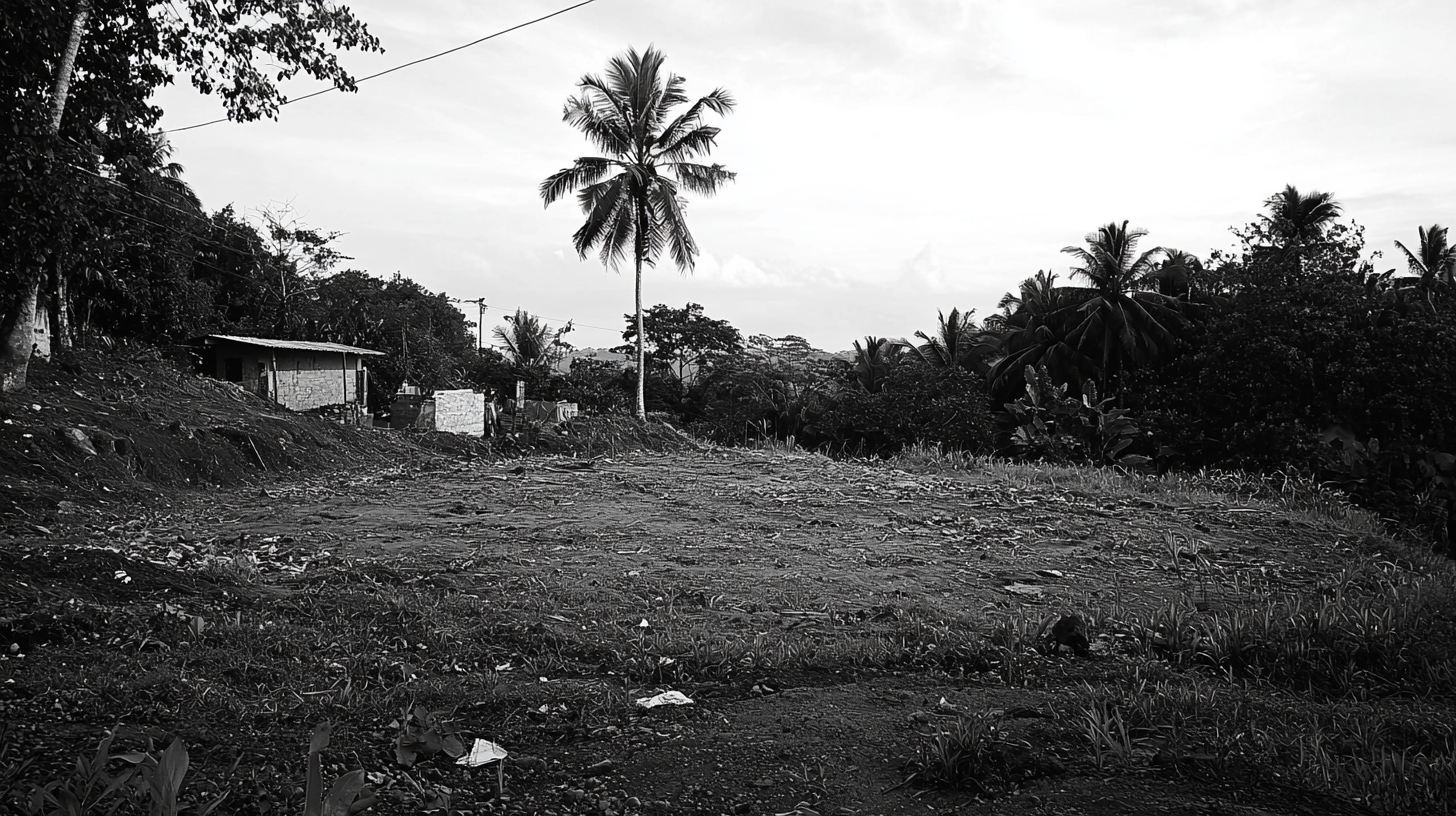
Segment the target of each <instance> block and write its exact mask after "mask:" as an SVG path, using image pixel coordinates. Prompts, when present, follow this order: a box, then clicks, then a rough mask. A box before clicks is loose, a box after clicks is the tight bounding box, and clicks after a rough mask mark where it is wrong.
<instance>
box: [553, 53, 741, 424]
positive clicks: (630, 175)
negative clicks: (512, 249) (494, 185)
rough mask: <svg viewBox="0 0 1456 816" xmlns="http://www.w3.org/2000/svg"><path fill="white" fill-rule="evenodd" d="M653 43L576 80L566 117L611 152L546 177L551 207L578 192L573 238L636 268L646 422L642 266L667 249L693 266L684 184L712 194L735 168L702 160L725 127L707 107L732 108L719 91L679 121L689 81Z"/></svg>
mask: <svg viewBox="0 0 1456 816" xmlns="http://www.w3.org/2000/svg"><path fill="white" fill-rule="evenodd" d="M663 61H664V57H663V55H662V52H660V51H658V50H657V49H656V48H652V47H648V49H647V50H646V51H644V52H642V53H641V54H639V53H637V51H636V49H628V50H627V53H626V54H624V55H620V56H617V57H613V58H612V60H611V62H609V63H608V64H607V73H606V77H605V78H602V77H599V76H595V75H592V74H587V75H585V76H583V77H582V78H581V80H580V81H578V82H577V87H579V88H580V89H581V95H580V96H575V97H572V98H570V99H568V100H567V101H566V107H565V109H564V111H563V113H562V118H563V120H564V121H565V122H566V123H567V124H570V125H571V126H572V127H574V128H576V129H577V130H580V131H581V132H582V133H583V134H584V135H585V136H586V138H587V139H588V140H589V141H590V142H592V143H593V144H594V145H596V147H597V148H598V149H600V150H601V151H602V152H603V153H605V154H606V155H605V156H591V157H584V158H579V159H577V160H576V161H575V163H573V164H572V166H570V167H567V168H565V169H563V170H559V171H557V172H556V173H553V174H551V175H550V176H549V177H547V179H546V180H545V181H543V182H541V188H540V193H541V198H542V199H543V200H544V201H545V203H546V206H548V207H549V206H550V205H551V203H552V202H553V201H556V200H557V199H559V198H561V197H562V196H565V195H566V194H567V193H570V192H573V191H579V192H578V193H577V197H576V200H577V204H578V205H580V207H581V211H582V213H583V214H584V215H585V216H586V223H584V224H582V226H581V228H580V229H578V230H577V231H576V233H575V234H574V235H572V243H573V245H574V246H575V247H576V251H577V254H578V255H579V256H580V257H581V258H582V259H583V260H585V259H586V257H587V254H588V253H589V252H591V251H592V250H593V249H597V250H599V251H600V257H601V260H602V263H603V265H604V266H606V267H607V268H609V269H610V268H615V267H616V266H617V265H618V264H620V263H622V262H624V261H626V260H627V259H628V258H629V257H630V258H631V260H632V261H633V262H634V264H635V267H636V315H637V404H636V411H637V417H638V418H639V419H646V416H647V414H646V409H645V407H644V400H643V390H644V389H643V383H644V378H645V373H646V365H645V363H646V361H645V359H644V358H645V354H644V352H643V347H642V340H643V335H644V333H643V327H642V267H643V266H654V265H656V263H657V258H658V256H659V255H660V254H661V252H662V250H663V249H664V247H665V248H666V249H667V250H668V251H669V252H670V253H671V255H672V260H673V263H674V264H675V265H676V266H677V267H678V269H680V270H682V271H684V272H689V271H692V269H693V265H694V259H695V258H696V256H697V254H698V245H697V243H696V242H695V241H694V240H693V235H692V233H691V232H689V231H688V225H687V221H686V219H685V216H684V213H683V210H684V208H685V206H686V201H685V200H684V198H683V197H682V195H681V193H680V190H686V191H688V192H693V193H698V194H701V195H705V196H711V195H713V194H714V193H716V192H717V191H718V189H719V188H720V187H722V186H723V185H724V184H725V183H727V182H729V181H732V180H733V178H734V177H735V174H734V173H731V172H729V171H728V170H727V169H726V168H724V167H723V166H722V165H719V164H707V165H705V164H699V163H697V162H695V161H694V160H695V159H697V158H698V157H700V156H706V155H708V154H709V153H710V152H712V149H713V148H714V147H715V146H716V145H717V137H718V132H719V129H718V128H716V127H713V126H711V125H706V124H704V123H703V117H704V116H705V115H706V114H707V113H708V112H712V113H716V114H718V115H720V116H722V115H724V114H727V113H728V112H730V111H731V110H733V106H734V101H733V97H732V96H731V95H730V94H729V93H728V92H727V91H725V90H723V89H722V88H719V89H717V90H714V91H713V92H712V93H710V94H708V95H707V96H704V97H702V98H700V99H698V100H697V101H696V102H693V103H692V104H690V105H688V107H687V109H686V110H684V111H683V112H682V113H681V114H679V115H678V116H677V117H676V118H673V119H669V116H670V115H671V114H672V112H673V109H674V108H676V107H677V106H678V105H681V104H685V103H687V102H688V97H687V95H686V94H685V93H684V92H683V84H684V82H685V80H684V79H683V78H682V77H680V76H677V75H676V74H670V73H664V71H663V67H662V65H663Z"/></svg>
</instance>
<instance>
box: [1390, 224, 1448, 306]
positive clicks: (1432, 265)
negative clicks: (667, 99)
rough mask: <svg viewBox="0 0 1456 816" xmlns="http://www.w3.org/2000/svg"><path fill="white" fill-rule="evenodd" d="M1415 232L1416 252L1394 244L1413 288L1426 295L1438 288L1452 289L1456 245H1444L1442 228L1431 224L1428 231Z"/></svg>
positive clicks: (1444, 231)
mask: <svg viewBox="0 0 1456 816" xmlns="http://www.w3.org/2000/svg"><path fill="white" fill-rule="evenodd" d="M1416 231H1417V232H1418V233H1419V234H1420V236H1421V243H1420V246H1419V247H1417V251H1416V252H1411V251H1410V250H1409V249H1406V246H1405V244H1402V243H1401V242H1399V241H1396V242H1395V245H1396V246H1398V247H1400V251H1401V252H1404V253H1405V259H1406V263H1407V264H1408V265H1409V267H1410V273H1411V276H1412V277H1413V278H1414V279H1415V281H1416V285H1417V286H1419V287H1420V289H1421V290H1422V291H1423V292H1426V293H1427V294H1429V293H1431V292H1432V291H1434V290H1435V289H1437V288H1438V287H1439V288H1447V289H1449V288H1450V287H1452V286H1456V245H1449V244H1447V243H1446V228H1445V227H1443V226H1441V225H1440V224H1432V225H1431V228H1430V229H1426V228H1425V227H1417V229H1416Z"/></svg>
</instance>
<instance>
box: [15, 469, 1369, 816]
mask: <svg viewBox="0 0 1456 816" xmlns="http://www.w3.org/2000/svg"><path fill="white" fill-rule="evenodd" d="M1059 478H1060V482H1059ZM1378 543H1379V542H1372V541H1370V540H1367V539H1365V537H1363V536H1362V535H1360V534H1357V533H1355V532H1351V531H1350V530H1349V529H1347V528H1345V527H1342V526H1340V525H1338V524H1337V523H1335V522H1333V521H1329V520H1324V519H1320V518H1317V517H1313V516H1308V515H1302V514H1291V513H1287V512H1284V511H1281V510H1279V509H1277V508H1275V507H1272V506H1270V505H1266V504H1261V503H1258V502H1252V501H1240V500H1237V499H1234V498H1230V497H1228V496H1219V495H1216V494H1208V495H1207V496H1204V497H1201V498H1199V499H1198V500H1196V501H1195V500H1189V499H1187V498H1186V496H1185V497H1183V498H1181V499H1179V500H1178V503H1170V502H1169V501H1168V500H1167V498H1166V497H1163V496H1160V495H1159V493H1158V491H1157V490H1156V489H1154V488H1148V487H1146V486H1144V487H1143V488H1135V487H1129V488H1126V489H1121V488H1119V489H1115V490H1108V489H1106V486H1105V485H1103V486H1097V485H1089V484H1087V483H1085V482H1078V481H1077V480H1076V479H1071V480H1069V479H1068V478H1067V477H1065V476H1063V477H1059V476H1058V475H1057V472H1055V471H1048V473H1047V474H1046V475H1045V476H1043V477H1032V478H1029V477H1027V476H1026V475H1025V474H1020V473H1016V472H1012V471H996V472H985V473H962V472H954V473H945V474H932V473H910V472H906V471H902V470H896V469H894V468H892V467H889V466H886V465H883V464H874V463H852V462H836V461H830V460H827V459H824V458H822V457H818V456H812V455H804V454H796V453H783V452H778V453H774V452H762V451H724V450H713V449H706V448H704V449H699V450H688V451H681V452H672V453H654V452H644V451H637V452H627V451H624V452H620V453H618V454H617V455H613V456H601V457H597V458H595V459H580V458H570V457H561V456H555V457H539V456H538V457H534V458H522V459H513V460H508V461H503V462H493V461H487V460H481V459H472V460H471V461H469V462H466V461H464V460H458V459H457V460H449V461H442V460H433V461H431V460H423V459H422V460H418V461H412V462H408V463H403V464H398V465H382V464H370V465H369V466H367V467H360V468H353V469H343V470H339V471H334V472H332V473H328V474H325V475H314V476H302V477H290V478H287V479H272V480H270V479H266V478H265V479H262V480H260V481H256V482H254V483H249V484H241V485H235V486H233V487H230V488H226V489H213V490H210V491H196V490H182V491H172V492H169V493H167V494H165V495H164V496H163V498H161V499H160V500H157V501H153V502H151V503H150V504H149V505H148V506H146V507H145V508H143V507H142V506H141V505H135V504H127V503H119V504H112V505H107V506H101V507H97V506H93V505H88V506H75V505H71V506H67V504H66V503H64V502H62V503H58V504H57V505H56V506H55V507H53V508H52V509H51V510H50V511H49V512H47V513H43V514H42V513H28V514H27V515H26V517H24V518H21V517H14V516H13V517H12V518H11V520H10V521H9V522H8V523H7V524H6V526H5V527H4V533H3V537H0V576H4V577H3V578H0V618H3V620H0V624H3V626H0V635H4V636H5V639H7V640H9V641H10V642H13V643H15V644H16V645H15V646H14V647H12V648H11V654H10V655H8V656H7V657H6V659H5V661H4V662H3V663H0V674H3V676H4V680H3V691H0V706H4V711H3V713H4V716H5V719H6V720H7V722H8V723H9V725H8V726H7V731H6V732H5V734H4V740H3V741H4V743H5V745H6V746H7V747H8V751H9V754H10V757H11V758H12V760H11V761H12V766H11V767H13V764H14V757H15V756H17V754H18V755H23V756H27V757H30V758H33V759H34V760H35V761H34V763H33V764H32V765H31V766H30V767H29V768H28V769H25V770H23V771H14V772H12V773H11V774H10V779H9V783H10V785H11V787H12V789H13V790H19V789H20V787H19V786H20V783H21V781H22V780H24V779H27V778H31V777H33V776H34V774H36V773H37V772H38V771H39V770H41V769H44V768H59V767H61V766H63V765H64V764H66V763H68V762H70V761H71V758H72V757H74V756H75V755H77V754H78V753H82V752H89V751H90V750H92V749H94V746H95V742H96V740H97V739H98V738H99V737H100V736H101V734H102V733H103V730H105V729H112V728H116V727H118V726H120V727H121V729H122V730H121V734H122V740H123V741H127V740H129V741H130V742H131V743H133V744H136V745H141V744H143V742H144V741H145V740H146V739H152V740H154V741H155V742H156V744H157V747H158V748H160V747H162V745H163V744H164V742H165V741H166V740H169V739H170V738H171V737H174V736H181V737H183V738H184V739H185V740H186V741H187V743H188V745H189V746H191V747H192V752H193V766H194V773H195V774H197V775H198V776H199V778H204V779H212V780H214V781H213V782H211V783H210V784H211V785H212V786H213V787H214V788H215V789H216V790H227V791H229V792H230V793H229V795H230V797H231V799H230V800H229V801H230V804H229V805H228V806H226V807H227V808H232V810H227V809H226V808H225V811H224V812H238V813H267V812H274V811H275V810H277V809H280V808H281V809H283V810H294V811H296V810H298V807H299V803H300V801H301V800H300V790H299V788H300V786H301V785H302V777H303V758H304V755H305V750H306V746H307V744H308V733H309V731H310V730H311V729H312V727H313V726H314V725H315V724H317V723H318V722H321V721H325V720H327V721H330V722H333V723H334V729H335V730H334V735H335V737H334V742H333V747H332V749H331V753H330V755H329V756H330V759H331V761H332V762H333V763H334V764H333V765H332V768H333V769H334V770H335V771H343V770H345V769H352V768H360V767H362V768H363V769H365V770H366V771H368V772H369V781H370V786H371V789H372V790H373V791H374V793H375V794H377V795H378V796H379V800H378V802H377V803H376V804H375V805H374V808H373V812H381V813H421V812H431V811H433V812H438V813H542V814H558V815H559V816H565V815H566V814H623V815H624V816H625V814H638V813H680V814H720V813H729V814H788V813H796V814H802V815H803V816H809V814H832V813H840V814H912V813H928V814H952V813H954V814H974V813H998V814H1002V813H1004V814H1079V813H1085V814H1114V813H1116V814H1122V813H1198V814H1229V815H1230V816H1234V815H1237V816H1255V815H1256V814H1316V813H1319V814H1324V813H1363V812H1369V811H1366V810H1365V809H1364V808H1363V807H1362V806H1361V804H1360V803H1358V802H1353V801H1347V800H1343V799H1339V798H1335V797H1330V796H1326V795H1323V794H1318V793H1314V792H1311V791H1309V790H1306V789H1304V788H1302V787H1300V786H1298V785H1289V784H1285V783H1284V782H1283V781H1282V780H1280V779H1278V778H1274V777H1273V776H1271V775H1266V774H1260V773H1259V771H1258V769H1250V768H1237V769H1231V767H1232V766H1226V765H1220V766H1218V767H1217V768H1215V767H1214V766H1212V765H1208V766H1206V767H1203V766H1198V765H1197V764H1195V765H1186V764H1174V765H1162V766H1160V765H1158V764H1157V763H1155V762H1153V761H1151V760H1150V759H1149V757H1150V756H1151V754H1152V751H1149V752H1148V756H1147V757H1143V758H1142V759H1141V760H1140V761H1138V762H1137V763H1134V764H1132V765H1130V766H1127V767H1121V768H1107V769H1099V768H1097V767H1096V766H1095V765H1094V763H1093V760H1092V757H1091V756H1090V754H1089V752H1088V749H1087V747H1086V738H1085V736H1084V735H1083V734H1082V733H1081V732H1080V731H1079V726H1078V719H1077V718H1078V714H1077V700H1078V699H1079V698H1078V695H1079V693H1080V692H1081V690H1082V689H1084V688H1085V687H1086V684H1087V683H1089V682H1092V683H1095V682H1099V681H1111V682H1121V678H1125V677H1126V676H1127V669H1128V666H1129V665H1130V664H1131V663H1132V662H1133V661H1134V658H1132V657H1130V656H1128V655H1127V654H1126V650H1125V649H1124V648H1123V647H1124V645H1125V644H1124V642H1123V638H1124V637H1125V635H1124V634H1123V633H1120V632H1118V631H1117V630H1116V628H1115V627H1113V626H1112V625H1111V624H1110V621H1111V620H1112V619H1113V618H1114V617H1116V616H1117V614H1118V613H1119V612H1120V611H1123V610H1128V609H1150V608H1156V607H1158V606H1159V605H1163V604H1166V603H1167V602H1168V601H1169V600H1171V599H1176V598H1184V599H1188V598H1191V599H1194V600H1195V601H1196V602H1197V603H1198V604H1199V605H1200V608H1217V607H1218V606H1219V605H1229V604H1237V603H1238V601H1239V598H1240V595H1241V593H1244V592H1247V591H1250V590H1251V588H1253V587H1259V588H1261V589H1264V590H1268V589H1270V588H1275V589H1279V588H1283V589H1288V590H1289V591H1291V592H1298V591H1303V590H1307V589H1310V588H1312V587H1314V586H1315V585H1316V584H1317V583H1318V582H1320V581H1321V580H1322V579H1325V578H1327V577H1328V576H1329V575H1330V574H1331V573H1332V572H1334V571H1335V570H1337V569H1339V568H1340V566H1341V565H1342V564H1345V563H1347V562H1348V561H1349V559H1350V558H1352V557H1354V556H1355V555H1356V554H1357V553H1360V552H1364V551H1368V550H1369V549H1370V548H1371V547H1372V546H1378ZM1195 554H1196V555H1197V557H1198V559H1200V563H1201V564H1203V565H1204V568H1202V569H1198V570H1195V569H1193V568H1192V567H1191V563H1192V556H1194V555H1195ZM1064 611H1068V612H1071V611H1075V612H1078V613H1079V614H1082V615H1084V616H1086V617H1087V619H1088V621H1089V623H1090V624H1091V634H1092V639H1093V643H1092V651H1091V655H1090V656H1089V657H1085V658H1082V657H1074V656H1072V655H1071V654H1070V653H1068V654H1065V655H1060V654H1046V653H1044V652H1043V651H1036V650H1031V651H1025V652H1024V653H1022V654H1020V655H1018V656H1016V657H1015V662H1016V671H1015V673H1013V672H1012V671H1011V667H1010V661H1011V660H1012V658H1010V657H1007V656H1006V654H1007V652H1006V651H1005V650H997V649H995V648H993V644H994V643H995V642H996V637H997V635H996V633H997V632H998V631H999V632H1001V633H1002V636H1003V637H1005V633H1006V632H1007V631H1014V630H1016V629H1017V627H1020V628H1021V629H1023V630H1026V631H1027V632H1028V633H1029V635H1030V636H1031V637H1034V636H1035V633H1036V632H1037V631H1038V630H1039V627H1040V626H1042V625H1044V624H1045V623H1047V622H1049V621H1051V620H1054V619H1055V618H1056V617H1057V616H1058V615H1059V614H1061V613H1062V612H1064ZM83 666H84V667H85V668H84V670H79V671H78V668H79V667H83ZM1165 671H1167V670H1165ZM670 690H671V691H679V692H682V693H683V694H685V695H686V696H687V697H689V698H691V700H692V704H691V705H681V706H674V705H664V706H659V707H655V708H651V709H648V708H644V707H642V706H640V705H638V704H637V702H636V701H637V700H639V699H643V698H647V697H650V696H652V695H654V694H657V693H659V692H663V691H670ZM416 707H418V710H416ZM435 712H438V714H436V713H435ZM987 713H989V716H991V717H992V718H994V722H995V723H997V727H998V728H999V729H1000V730H1001V734H1002V737H1003V738H1004V740H1005V743H1004V744H1005V745H1007V746H1009V747H1008V749H1007V750H1006V751H1005V752H1004V754H1003V755H1002V756H999V757H998V762H1000V763H1001V765H1002V768H1003V772H1004V773H1005V775H1006V778H1010V779H1013V780H1014V782H1015V784H1013V785H1009V786H1008V789H1006V790H998V791H994V792H993V791H985V790H977V789H976V787H975V786H970V787H966V788H962V789H947V788H944V787H938V786H931V785H927V784H925V781H926V777H927V776H928V775H927V773H926V766H927V758H926V755H925V753H924V750H925V748H924V747H925V746H926V745H927V744H928V743H927V740H928V738H927V736H926V735H927V734H931V733H933V732H934V731H936V730H937V729H938V728H940V727H943V726H945V725H946V724H947V723H949V722H952V721H955V720H956V719H957V717H958V716H960V715H963V714H987ZM427 725H429V726H431V727H433V729H434V737H435V739H436V743H435V747H436V749H438V747H439V744H440V743H439V739H440V738H447V739H445V744H446V745H447V747H446V749H444V750H437V751H435V752H430V751H427V750H425V749H420V756H419V757H418V758H414V757H410V759H411V760H412V761H411V762H409V763H402V762H401V754H400V749H399V746H400V744H401V741H402V740H403V738H402V737H401V735H402V734H407V733H414V734H420V733H423V732H425V731H427V730H429V728H427ZM411 728H414V729H415V730H414V731H413V732H411V731H410V729H411ZM427 736H428V735H427ZM451 737H453V738H454V739H455V740H458V744H457V745H455V746H454V747H455V748H458V746H459V745H464V746H466V747H468V746H469V745H471V743H472V741H473V740H475V739H488V740H491V741H494V742H496V743H498V744H500V745H501V746H503V747H504V748H505V749H506V750H507V751H508V752H509V753H510V755H511V758H510V759H509V760H507V761H506V762H505V764H504V766H503V774H504V782H505V789H504V791H503V792H498V791H497V790H496V786H497V767H496V766H495V765H487V766H484V767H479V768H470V767H465V766H461V765H458V764H455V763H454V762H453V761H451V757H450V756H449V754H450V753H452V750H451V748H450V740H449V739H448V738H451ZM404 741H407V740H404ZM4 756H5V751H3V750H0V789H3V783H4V782H5V779H4V774H5V771H4V770H3V768H4V766H5V763H4ZM234 761H236V762H237V767H236V768H235V770H234V771H233V773H232V774H231V775H227V776H225V775H224V773H223V772H224V771H225V769H226V768H227V767H228V766H229V765H230V764H232V763H233V762H234ZM405 764H408V765H409V767H404V765H405ZM1008 767H1009V771H1008V770H1006V769H1007V768H1008ZM201 790H202V788H199V791H201ZM0 793H3V790H0ZM498 793H500V795H498ZM992 793H994V794H995V795H994V796H992V795H990V794H992ZM198 795H199V796H200V795H201V794H200V793H199V794H198Z"/></svg>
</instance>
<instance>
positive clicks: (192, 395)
mask: <svg viewBox="0 0 1456 816" xmlns="http://www.w3.org/2000/svg"><path fill="white" fill-rule="evenodd" d="M29 381H30V387H29V388H28V389H27V390H26V391H24V392H21V393H17V394H8V395H0V491H3V494H0V495H3V498H0V518H4V519H10V520H19V521H24V522H27V523H30V524H37V523H39V524H45V523H47V522H48V521H54V520H55V518H56V517H57V515H64V514H65V513H67V512H68V511H69V510H70V509H72V506H73V505H76V504H83V505H87V506H106V505H116V504H118V503H121V504H128V503H133V502H143V503H147V502H149V501H152V500H158V499H164V498H165V496H166V494H167V493H168V492H170V491H173V490H176V489H188V488H204V489H205V488H213V487H221V486H230V485H237V484H241V483H251V482H254V481H257V480H258V479H260V478H268V479H274V478H277V477H278V476H280V475H284V476H287V475H290V474H304V473H318V472H324V471H336V470H347V469H351V468H358V467H361V466H362V467H370V466H378V465H381V464H385V463H402V462H404V463H407V462H411V461H419V460H421V459H431V458H438V457H441V456H444V457H449V458H464V459H474V458H477V457H479V458H503V457H510V456H519V455H526V454H531V453H554V454H565V455H572V456H596V455H601V454H611V453H615V452H619V451H625V450H639V449H647V450H653V451H667V450H678V449H682V448H685V447H689V446H695V445H696V443H695V442H693V441H692V440H691V439H690V438H688V437H686V436H685V435H683V434H682V433H681V432H679V431H676V430H674V429H672V428H670V427H668V426H666V425H662V424H647V425H643V424H641V423H638V422H636V421H635V420H632V419H629V418H620V417H616V418H612V417H608V418H596V417H583V418H580V419H576V420H572V421H571V422H568V423H565V424H563V425H561V426H557V427H542V426H529V427H522V428H519V429H517V431H516V432H514V433H512V434H509V435H505V436H502V437H498V438H496V439H490V440H487V439H480V438H475V437H469V436H459V435H455V434H447V433H436V432H429V431H407V432H405V431H388V430H383V429H370V428H357V427H352V426H345V425H340V424H338V423H336V422H331V421H328V420H326V419H321V418H319V417H313V416H308V415H305V414H299V413H295V412H293V411H289V410H287V409H285V408H281V407H279V406H277V405H274V404H273V403H271V402H268V401H267V400H265V399H262V398H261V397H258V396H256V395H254V394H252V393H249V392H247V391H245V390H243V389H241V388H239V387H238V386H236V385H235V384H232V383H226V382H221V381H218V380H214V379H211V378H208V377H202V376H199V375H196V374H191V373H187V372H185V371H183V370H181V369H179V368H178V366H177V365H175V364H174V363H173V362H172V361H169V360H168V359H166V358H165V357H164V356H163V355H162V354H161V353H160V352H158V351H156V350H154V349H130V350H126V351H121V352H112V353H98V352H90V351H80V350H77V351H70V352H66V353H64V354H61V355H57V357H56V358H55V359H54V360H51V361H45V360H36V361H35V362H34V363H33V364H32V366H31V370H30V376H29Z"/></svg>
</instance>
